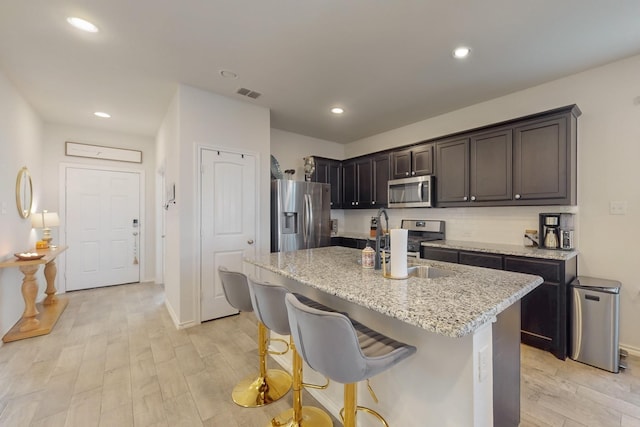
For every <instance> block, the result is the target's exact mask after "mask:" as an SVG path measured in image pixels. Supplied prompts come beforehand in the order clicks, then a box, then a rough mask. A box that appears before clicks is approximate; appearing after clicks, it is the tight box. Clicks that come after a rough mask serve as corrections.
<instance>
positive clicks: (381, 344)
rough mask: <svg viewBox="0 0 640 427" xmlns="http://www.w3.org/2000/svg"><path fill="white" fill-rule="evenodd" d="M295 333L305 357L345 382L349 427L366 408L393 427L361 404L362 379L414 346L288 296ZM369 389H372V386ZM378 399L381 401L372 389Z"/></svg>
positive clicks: (344, 412) (406, 354) (345, 419)
mask: <svg viewBox="0 0 640 427" xmlns="http://www.w3.org/2000/svg"><path fill="white" fill-rule="evenodd" d="M285 302H286V305H287V312H288V316H289V324H290V329H291V335H292V337H293V339H294V340H295V341H296V342H297V343H298V344H297V345H298V348H299V349H300V353H301V354H302V357H303V359H304V360H305V361H306V362H307V364H308V365H309V366H310V367H311V368H312V369H313V370H315V371H318V372H320V373H321V374H323V375H326V376H327V377H329V378H330V379H332V380H334V381H337V382H340V383H343V384H344V408H342V411H340V415H341V416H342V419H343V424H344V426H345V427H355V425H356V412H357V411H365V412H368V413H370V414H372V415H374V416H375V417H376V418H378V419H379V420H380V421H381V422H382V424H383V425H385V426H386V427H389V424H388V423H387V421H386V420H385V419H384V418H383V417H382V415H380V414H379V413H378V412H376V411H374V410H373V409H370V408H367V407H364V406H357V404H356V401H357V393H356V391H357V388H356V385H357V383H358V382H360V381H363V380H368V379H369V378H371V377H373V376H374V375H377V374H379V373H381V372H383V371H386V370H387V369H389V368H391V367H393V366H395V365H396V364H397V363H399V362H400V361H402V360H404V359H406V358H407V357H409V356H411V355H412V354H413V353H415V351H416V348H415V347H414V346H411V345H408V344H404V343H401V342H398V341H395V340H393V339H391V338H389V337H387V336H385V335H382V334H380V333H378V332H376V331H373V330H371V329H369V328H367V327H366V326H364V325H362V324H360V323H357V322H354V321H352V320H350V319H349V318H348V317H347V316H345V315H344V314H341V313H336V312H326V311H322V310H317V309H315V308H313V307H309V306H308V305H305V304H303V303H302V302H300V301H299V300H298V299H297V298H296V297H295V296H294V295H292V294H289V295H287V296H286V297H285ZM369 390H370V391H371V392H372V390H371V388H370V387H369ZM372 396H373V397H374V400H377V398H376V397H375V395H374V394H373V392H372Z"/></svg>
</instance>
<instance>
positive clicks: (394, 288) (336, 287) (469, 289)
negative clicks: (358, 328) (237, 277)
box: [245, 246, 542, 338]
mask: <svg viewBox="0 0 640 427" xmlns="http://www.w3.org/2000/svg"><path fill="white" fill-rule="evenodd" d="M360 259H361V251H360V250H358V249H350V248H343V247H338V246H329V247H325V248H317V249H307V250H300V251H293V252H277V253H271V254H263V255H258V256H257V257H256V258H246V259H245V261H246V262H248V263H250V264H253V265H256V266H258V267H261V268H264V269H266V270H268V271H271V272H273V273H276V274H279V275H281V276H284V277H287V278H289V279H293V280H296V281H298V282H300V283H302V284H304V285H306V286H310V287H312V288H315V289H318V290H320V291H322V292H326V293H328V294H331V295H335V296H336V297H339V298H342V299H344V300H346V301H349V302H351V303H354V304H357V305H360V306H363V307H366V308H368V309H370V310H374V311H376V312H379V313H382V314H384V315H387V316H390V317H393V318H396V319H398V320H401V321H403V322H406V323H408V324H411V325H414V326H417V327H419V328H422V329H424V330H426V331H429V332H433V333H437V334H441V335H445V336H449V337H454V338H457V337H462V336H465V335H468V334H470V333H473V332H474V331H475V330H476V329H478V328H479V327H481V326H482V325H484V324H486V323H487V322H490V321H492V319H493V318H494V316H496V315H498V314H499V313H501V312H502V311H503V310H505V309H506V308H508V307H509V306H511V305H512V304H513V303H515V302H516V301H518V300H520V299H521V298H522V297H523V296H525V295H526V294H527V293H529V292H530V291H531V290H532V289H534V288H535V287H536V286H538V285H539V284H541V283H542V278H541V277H538V276H533V275H529V274H521V273H512V272H507V271H501V270H492V269H487V268H480V267H471V266H466V265H460V264H451V263H446V262H437V261H430V260H418V261H412V262H416V263H419V264H423V265H429V266H433V267H437V268H442V269H445V270H450V271H451V272H452V273H453V274H452V275H450V276H448V277H440V278H436V279H419V278H415V277H410V278H408V279H403V280H395V279H385V278H383V277H382V271H381V270H377V271H376V270H370V269H363V268H362V267H361V266H360V264H359V263H358V262H359V260H360Z"/></svg>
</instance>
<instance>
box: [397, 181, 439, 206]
mask: <svg viewBox="0 0 640 427" xmlns="http://www.w3.org/2000/svg"><path fill="white" fill-rule="evenodd" d="M388 188H389V193H388V194H389V207H390V208H430V207H432V206H433V194H434V192H433V175H425V176H412V177H410V178H401V179H392V180H389V183H388Z"/></svg>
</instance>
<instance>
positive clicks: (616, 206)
mask: <svg viewBox="0 0 640 427" xmlns="http://www.w3.org/2000/svg"><path fill="white" fill-rule="evenodd" d="M626 214H627V202H626V201H611V202H609V215H626Z"/></svg>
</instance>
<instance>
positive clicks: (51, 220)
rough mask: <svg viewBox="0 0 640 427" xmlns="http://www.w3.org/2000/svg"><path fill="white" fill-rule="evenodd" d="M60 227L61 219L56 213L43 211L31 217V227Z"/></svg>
mask: <svg viewBox="0 0 640 427" xmlns="http://www.w3.org/2000/svg"><path fill="white" fill-rule="evenodd" d="M59 225H60V218H59V217H58V214H57V213H55V212H47V211H42V212H38V213H36V214H35V215H31V226H32V227H33V228H50V227H57V226H59Z"/></svg>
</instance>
